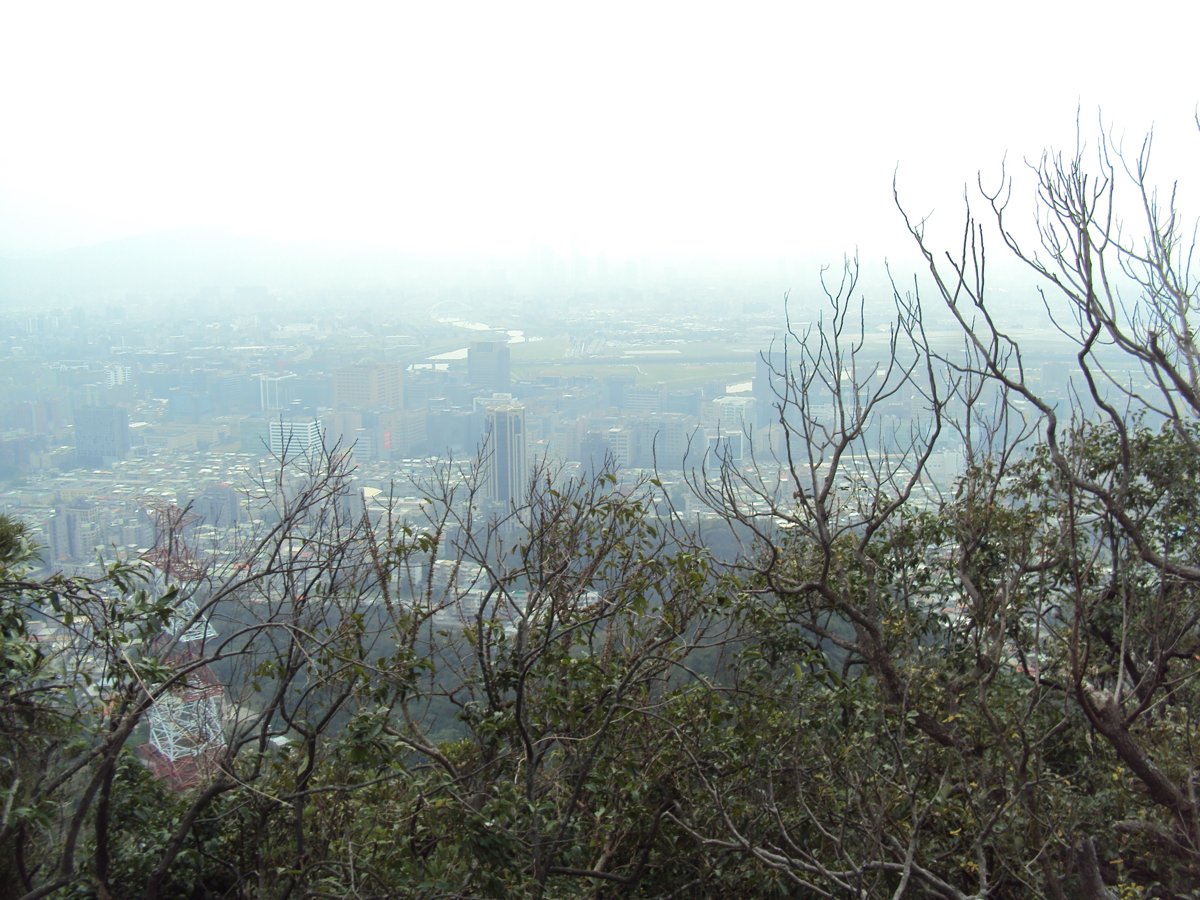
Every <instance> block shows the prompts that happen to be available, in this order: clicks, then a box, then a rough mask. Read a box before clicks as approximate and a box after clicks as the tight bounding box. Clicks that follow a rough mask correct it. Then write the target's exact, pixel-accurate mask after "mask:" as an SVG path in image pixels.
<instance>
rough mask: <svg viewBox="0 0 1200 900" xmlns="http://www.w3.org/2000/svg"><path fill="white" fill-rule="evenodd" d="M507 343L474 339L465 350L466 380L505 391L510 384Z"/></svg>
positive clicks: (478, 385)
mask: <svg viewBox="0 0 1200 900" xmlns="http://www.w3.org/2000/svg"><path fill="white" fill-rule="evenodd" d="M509 356H510V354H509V349H508V344H506V343H504V342H502V341H476V342H475V343H473V344H471V346H470V348H469V349H468V350H467V382H468V383H470V384H473V385H475V386H476V387H485V388H490V389H491V390H493V391H507V390H508V388H509V386H510V385H511V384H512V373H511V363H510V359H509Z"/></svg>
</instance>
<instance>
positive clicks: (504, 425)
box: [484, 403, 529, 505]
mask: <svg viewBox="0 0 1200 900" xmlns="http://www.w3.org/2000/svg"><path fill="white" fill-rule="evenodd" d="M484 449H485V452H486V454H487V481H486V483H485V490H486V492H487V499H488V500H491V501H492V502H493V503H503V504H505V505H509V504H511V503H514V502H515V503H518V504H519V503H521V501H523V500H524V499H525V494H526V492H527V491H528V490H529V456H528V448H527V447H526V443H525V407H523V406H520V405H518V404H515V403H503V404H501V405H498V406H491V407H489V408H488V410H487V440H486V443H485V445H484Z"/></svg>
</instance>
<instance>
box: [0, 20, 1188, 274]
mask: <svg viewBox="0 0 1200 900" xmlns="http://www.w3.org/2000/svg"><path fill="white" fill-rule="evenodd" d="M813 6H815V4H810V3H800V2H796V3H788V4H783V3H769V4H748V3H744V2H739V3H736V4H734V3H726V4H720V5H715V4H714V5H706V4H701V3H696V2H689V3H654V2H649V0H642V2H635V3H615V2H610V0H606V2H604V3H599V2H596V3H588V4H578V3H564V2H553V3H544V4H529V3H520V2H515V0H509V2H504V3H494V2H492V3H480V4H473V3H419V4H418V3H411V4H408V3H362V4H356V3H345V2H343V3H337V4H334V3H323V4H317V5H311V6H310V5H303V4H297V3H280V4H267V3H254V2H248V0H241V2H236V3H190V4H184V3H163V2H150V3H144V4H130V3H122V2H109V3H95V2H88V3H79V4H65V3H54V2H36V3H8V4H4V8H3V11H2V12H0V122H2V127H0V253H9V254H12V253H20V252H30V251H40V250H44V249H49V248H54V247H59V246H66V245H70V244H78V243H82V242H90V241H96V240H103V239H108V238H112V237H118V236H124V235H129V234H135V233H141V232H148V231H155V230H161V229H168V228H180V227H204V228H209V227H217V228H229V229H232V230H235V231H239V232H243V233H247V234H254V235H263V236H269V237H280V238H302V239H320V240H325V239H328V240H336V241H343V242H356V241H370V242H372V243H375V244H385V245H395V246H398V247H403V248H407V249H409V250H417V251H481V252H483V251H488V252H500V253H517V254H524V253H527V252H529V251H530V250H531V249H534V248H538V247H543V246H547V247H552V248H557V249H570V248H577V249H579V250H581V251H583V252H595V251H603V252H606V253H609V254H613V255H623V254H627V253H633V254H655V253H692V254H706V255H730V256H740V255H759V254H766V255H777V254H783V253H789V252H795V251H796V250H797V248H804V249H816V250H818V251H819V252H838V251H840V250H842V249H845V248H853V247H854V246H855V245H858V246H860V247H863V248H864V249H872V248H875V247H884V246H886V245H888V244H890V243H891V242H892V241H893V240H895V239H897V238H898V235H899V230H898V219H897V217H896V214H895V212H894V210H893V209H892V208H891V206H890V184H891V178H892V173H893V170H894V169H895V167H896V166H897V165H898V166H899V173H900V180H901V185H902V188H903V191H904V194H905V195H906V196H907V197H909V198H911V202H912V204H913V206H914V208H917V209H919V210H920V211H921V212H927V211H929V210H937V211H938V214H939V215H941V214H942V212H941V211H942V210H945V213H946V215H947V217H956V216H957V206H956V198H957V197H959V196H960V195H961V192H962V185H963V183H964V181H965V180H966V179H969V178H972V177H973V174H974V173H975V172H976V171H977V170H978V169H980V168H983V169H984V170H985V171H986V172H994V171H996V169H997V167H998V164H999V161H1000V160H1001V158H1002V157H1003V156H1004V155H1005V154H1006V153H1007V154H1008V157H1009V159H1010V161H1011V160H1020V159H1022V158H1023V157H1026V156H1029V155H1031V154H1036V153H1037V152H1038V151H1039V150H1040V149H1041V148H1042V147H1044V146H1046V145H1047V144H1058V145H1061V144H1064V143H1067V142H1072V141H1073V139H1074V138H1073V136H1074V119H1075V113H1076V110H1077V109H1082V111H1083V116H1084V120H1085V127H1086V128H1087V129H1089V130H1090V129H1092V128H1093V123H1094V122H1095V121H1096V118H1097V109H1098V108H1100V107H1102V108H1103V111H1104V115H1105V117H1106V118H1107V119H1108V120H1110V121H1111V122H1112V123H1113V124H1114V125H1115V126H1116V127H1117V128H1118V129H1120V130H1121V131H1123V132H1125V133H1126V134H1128V135H1130V136H1131V138H1136V137H1138V136H1139V135H1140V134H1141V133H1142V132H1143V131H1144V130H1145V129H1146V128H1148V127H1149V126H1150V125H1151V124H1154V125H1155V126H1156V129H1157V133H1158V137H1157V139H1156V141H1157V144H1158V146H1159V156H1158V162H1159V171H1161V172H1162V173H1163V174H1164V175H1168V174H1169V175H1171V176H1172V177H1178V178H1181V179H1183V180H1184V181H1188V180H1189V179H1193V177H1194V176H1200V172H1198V171H1197V166H1196V165H1195V160H1196V159H1197V154H1196V150H1197V148H1198V147H1200V138H1198V137H1197V135H1196V133H1195V127H1194V124H1193V123H1192V116H1193V113H1194V110H1195V107H1196V103H1197V100H1198V99H1200V68H1197V65H1196V62H1195V55H1194V37H1195V34H1196V28H1195V26H1196V22H1195V21H1187V20H1186V16H1187V14H1186V13H1183V12H1182V10H1183V9H1185V5H1184V4H1179V3H1162V4H1155V3H1143V4H1141V5H1140V6H1139V7H1137V9H1138V12H1137V13H1136V14H1135V13H1134V12H1133V10H1134V7H1133V6H1132V5H1130V4H1128V3H1122V4H1119V5H1118V4H1105V3H1098V2H1093V3H1088V4H1082V3H1077V2H1075V3H1060V2H1058V0H1041V2H1036V3H1030V2H1024V0H1020V2H1005V3H990V4H982V3H976V4H971V3H963V2H954V3H936V4H935V3H921V2H913V3H896V2H889V3H878V4H875V3H857V4H851V3H833V2H827V3H823V4H821V6H822V7H823V8H822V9H820V10H817V9H813V8H811V7H813Z"/></svg>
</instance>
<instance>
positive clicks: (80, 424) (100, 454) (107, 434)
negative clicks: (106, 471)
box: [75, 406, 129, 466]
mask: <svg viewBox="0 0 1200 900" xmlns="http://www.w3.org/2000/svg"><path fill="white" fill-rule="evenodd" d="M75 452H76V458H77V459H78V460H79V464H80V465H84V466H106V465H111V464H112V463H114V462H116V461H117V460H119V459H124V458H125V457H126V456H127V455H128V454H129V414H128V413H127V412H125V410H123V409H121V408H120V407H118V406H85V407H83V408H82V409H78V410H76V411H75Z"/></svg>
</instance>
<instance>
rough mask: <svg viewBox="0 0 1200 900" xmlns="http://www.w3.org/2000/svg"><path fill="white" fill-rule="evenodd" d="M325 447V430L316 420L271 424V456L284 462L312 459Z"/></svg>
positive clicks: (277, 421)
mask: <svg viewBox="0 0 1200 900" xmlns="http://www.w3.org/2000/svg"><path fill="white" fill-rule="evenodd" d="M324 446H325V429H323V428H322V427H321V423H320V422H318V421H317V420H316V419H313V420H311V421H307V422H288V421H282V420H276V421H274V422H272V423H271V434H270V450H271V455H272V456H275V457H277V458H278V459H280V460H283V461H284V462H291V461H292V460H295V459H304V458H310V457H311V456H312V455H313V454H314V453H317V452H319V451H320V450H321V449H323V448H324Z"/></svg>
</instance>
